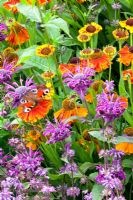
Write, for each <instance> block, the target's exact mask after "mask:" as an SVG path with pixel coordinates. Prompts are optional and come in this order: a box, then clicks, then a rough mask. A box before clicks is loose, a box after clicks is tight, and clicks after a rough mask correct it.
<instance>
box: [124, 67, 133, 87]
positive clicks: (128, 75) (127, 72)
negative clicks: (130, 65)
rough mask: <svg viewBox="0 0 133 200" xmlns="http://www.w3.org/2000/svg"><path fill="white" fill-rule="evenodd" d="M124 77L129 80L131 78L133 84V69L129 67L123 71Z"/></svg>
mask: <svg viewBox="0 0 133 200" xmlns="http://www.w3.org/2000/svg"><path fill="white" fill-rule="evenodd" d="M122 77H123V79H124V80H128V78H130V81H131V84H133V71H132V69H127V70H124V71H123V72H122Z"/></svg>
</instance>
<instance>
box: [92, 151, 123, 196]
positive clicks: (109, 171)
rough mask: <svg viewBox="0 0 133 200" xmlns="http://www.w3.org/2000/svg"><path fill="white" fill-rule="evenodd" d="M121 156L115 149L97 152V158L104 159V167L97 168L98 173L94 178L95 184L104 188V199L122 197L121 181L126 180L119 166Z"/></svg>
mask: <svg viewBox="0 0 133 200" xmlns="http://www.w3.org/2000/svg"><path fill="white" fill-rule="evenodd" d="M123 156H124V153H123V152H121V151H117V150H115V149H111V150H101V151H100V152H99V157H100V158H104V165H99V166H97V169H98V171H99V173H98V176H97V177H96V182H97V183H98V184H100V185H102V186H104V190H103V192H102V196H103V197H105V198H106V199H107V198H108V199H114V198H115V197H117V196H121V195H122V191H123V183H122V181H123V180H125V178H126V176H125V173H124V171H123V168H122V164H121V159H122V157H123ZM118 194H119V195H118Z"/></svg>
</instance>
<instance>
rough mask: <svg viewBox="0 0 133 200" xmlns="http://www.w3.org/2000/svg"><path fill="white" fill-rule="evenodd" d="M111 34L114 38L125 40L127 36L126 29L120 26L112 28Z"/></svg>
mask: <svg viewBox="0 0 133 200" xmlns="http://www.w3.org/2000/svg"><path fill="white" fill-rule="evenodd" d="M112 34H113V36H114V38H115V39H116V40H127V39H128V38H129V33H128V31H127V30H125V29H121V28H119V29H116V30H114V31H113V32H112Z"/></svg>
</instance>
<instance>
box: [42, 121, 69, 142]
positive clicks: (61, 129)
mask: <svg viewBox="0 0 133 200" xmlns="http://www.w3.org/2000/svg"><path fill="white" fill-rule="evenodd" d="M70 128H71V127H70V125H69V124H66V123H63V122H58V121H56V122H55V123H52V122H50V121H47V124H46V128H45V131H44V132H43V135H44V136H46V137H48V138H49V139H48V140H47V142H46V143H47V144H54V143H56V142H59V141H63V140H64V139H66V138H67V137H69V136H70V135H71V131H70Z"/></svg>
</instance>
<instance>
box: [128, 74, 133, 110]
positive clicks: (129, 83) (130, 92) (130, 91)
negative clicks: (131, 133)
mask: <svg viewBox="0 0 133 200" xmlns="http://www.w3.org/2000/svg"><path fill="white" fill-rule="evenodd" d="M128 87H129V95H130V103H131V110H132V114H133V97H132V84H131V80H130V77H128Z"/></svg>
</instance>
